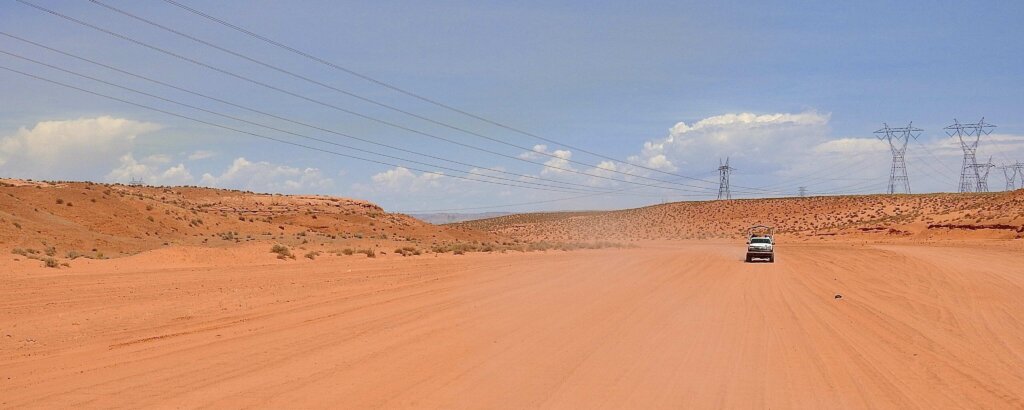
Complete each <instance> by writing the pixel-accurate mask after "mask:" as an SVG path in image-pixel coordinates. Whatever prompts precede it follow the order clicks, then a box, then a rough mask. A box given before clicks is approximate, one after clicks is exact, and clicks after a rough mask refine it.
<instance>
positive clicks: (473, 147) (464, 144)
mask: <svg viewBox="0 0 1024 410" xmlns="http://www.w3.org/2000/svg"><path fill="white" fill-rule="evenodd" d="M17 1H18V2H20V3H22V4H25V5H27V6H30V7H33V8H35V9H38V10H40V11H43V12H46V13H48V14H51V15H53V16H56V17H59V18H62V19H64V20H67V21H70V22H73V23H76V24H79V25H82V26H84V27H88V28H91V29H93V30H96V31H100V32H102V33H105V34H108V35H110V36H113V37H116V38H119V39H122V40H124V41H128V42H130V43H133V44H136V45H139V46H142V47H145V48H149V49H151V50H154V51H157V52H160V53H162V54H165V55H168V56H171V57H174V58H177V59H180V60H182V61H186V62H189V63H192V64H195V65H198V66H200V67H203V68H206V69H210V70H213V71H217V72H220V73H222V74H225V75H228V76H231V77H234V78H237V79H240V80H243V81H246V82H249V83H252V84H256V85H259V86H261V87H264V88H268V89H271V90H274V91H277V92H281V93H284V94H287V95H290V96H293V97H296V98H300V99H303V100H306V101H309V102H313V103H316V104H319V105H323V106H325V107H328V108H332V109H335V110H338V111H341V112H345V113H347V114H350V115H353V116H357V117H360V118H363V119H367V120H370V121H374V122H377V123H380V124H383V125H387V126H390V127H394V128H397V129H401V130H404V131H407V132H412V133H415V134H418V135H422V136H426V137H429V138H433V139H437V140H440V141H445V142H448V143H451V144H455V145H459V146H462V147H466V148H470V149H474V150H478V151H481V152H486V153H489V154H492V155H497V156H501V157H505V158H508V159H513V160H516V161H522V162H527V163H531V164H534V165H540V166H543V167H546V168H551V169H556V170H560V171H565V172H570V173H575V174H580V175H586V176H590V177H594V178H598V179H606V180H611V181H617V182H626V183H631V184H636V185H644V186H651V187H659V186H658V185H653V184H644V183H639V182H636V181H629V180H623V179H616V178H611V177H606V176H601V175H595V174H591V173H587V172H583V171H579V170H575V169H572V168H566V167H559V166H554V165H550V164H546V163H542V162H536V161H531V160H528V159H526V158H521V157H518V156H514V155H508V154H503V153H499V152H496V151H492V150H488V149H485V148H480V147H477V146H474V145H470V144H466V143H461V142H458V141H454V140H451V139H448V138H445V137H440V136H437V135H434V134H430V133H427V132H423V131H420V130H416V129H413V128H410V127H406V126H403V125H400V124H396V123H393V122H390V121H386V120H382V119H379V118H376V117H372V116H369V115H365V114H361V113H358V112H355V111H352V110H348V109H345V108H341V107H338V106H336V105H334V104H330V103H327V102H324V101H320V100H316V99H313V98H309V97H306V96H303V95H300V94H298V93H295V92H291V91H288V90H285V89H282V88H280V87H277V86H273V85H270V84H267V83H265V82H261V81H258V80H255V79H252V78H249V77H245V76H242V75H239V74H236V73H233V72H231V71H228V70H226V69H222V68H219V67H215V66H212V65H210V64H206V63H203V62H201V61H198V60H196V59H193V58H190V57H186V56H183V55H181V54H177V53H174V52H171V51H168V50H166V49H163V48H160V47H157V46H154V45H151V44H148V43H145V42H142V41H140V40H136V39H134V38H132V37H130V36H127V35H124V34H120V33H116V32H114V31H111V30H107V29H104V28H102V27H99V26H96V25H94V24H91V23H88V22H85V21H82V20H79V19H76V18H74V17H70V16H67V15H65V14H62V13H59V12H57V11H55V10H51V9H48V8H46V7H43V6H39V5H37V4H34V3H31V2H28V1H25V0H17ZM484 138H489V137H484ZM498 142H502V143H504V144H506V145H510V146H514V147H516V148H518V149H521V150H524V151H528V152H531V153H537V154H539V155H546V156H551V157H552V158H557V159H559V160H563V161H565V162H567V163H574V164H579V165H583V166H587V167H594V168H598V169H601V170H602V171H607V172H609V173H615V174H621V175H625V176H628V177H633V178H637V179H643V180H650V181H654V182H659V183H668V184H673V185H680V186H686V187H691V188H696V189H701V190H704V191H712V190H713V188H710V187H703V186H696V185H690V184H683V183H679V182H671V181H665V180H661V179H657V178H651V177H647V176H642V175H637V174H632V173H628V172H624V171H620V170H616V169H610V168H602V167H598V166H595V165H593V164H588V163H584V162H581V161H576V160H573V159H567V158H562V157H558V156H556V155H553V154H549V153H544V152H537V151H535V150H533V149H531V148H528V147H521V146H517V145H514V144H509V143H505V142H503V141H500V140H498ZM764 191H765V192H771V191H766V190H764Z"/></svg>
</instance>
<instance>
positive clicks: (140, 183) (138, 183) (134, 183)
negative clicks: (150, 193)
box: [128, 177, 146, 186]
mask: <svg viewBox="0 0 1024 410" xmlns="http://www.w3.org/2000/svg"><path fill="white" fill-rule="evenodd" d="M145 184H146V183H145V182H143V181H142V178H139V179H135V177H132V180H131V182H129V183H128V185H130V186H143V185H145Z"/></svg>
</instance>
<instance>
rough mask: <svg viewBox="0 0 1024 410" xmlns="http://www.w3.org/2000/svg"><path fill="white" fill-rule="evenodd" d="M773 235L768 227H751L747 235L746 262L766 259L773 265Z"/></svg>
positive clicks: (772, 230) (772, 231)
mask: <svg viewBox="0 0 1024 410" xmlns="http://www.w3.org/2000/svg"><path fill="white" fill-rule="evenodd" d="M774 238H775V235H774V229H772V228H771V227H768V226H763V225H758V226H754V227H751V228H750V230H749V234H748V235H747V258H746V261H747V262H753V261H754V259H768V262H769V263H775V239H774Z"/></svg>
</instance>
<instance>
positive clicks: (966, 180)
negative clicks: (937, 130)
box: [945, 117, 995, 192]
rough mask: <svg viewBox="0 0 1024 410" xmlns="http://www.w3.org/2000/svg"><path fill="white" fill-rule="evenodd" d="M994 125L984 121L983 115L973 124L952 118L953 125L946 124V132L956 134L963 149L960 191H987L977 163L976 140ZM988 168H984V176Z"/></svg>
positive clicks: (985, 182)
mask: <svg viewBox="0 0 1024 410" xmlns="http://www.w3.org/2000/svg"><path fill="white" fill-rule="evenodd" d="M991 128H995V125H992V124H987V123H985V117H982V118H981V121H978V122H976V123H973V124H961V123H960V121H958V120H956V119H953V125H950V126H947V127H946V128H945V129H946V134H948V135H949V136H951V137H952V136H956V137H957V138H958V139H959V140H960V148H961V149H962V150H963V151H964V160H963V164H962V166H961V167H960V187H959V190H960V192H988V182H987V180H986V181H982V178H981V174H980V172H981V168H982V167H980V166H979V165H978V157H977V155H978V141H980V140H981V136H982V135H988V134H989V133H991V132H992V131H991V130H990V129H991ZM987 170H988V168H985V173H986V175H985V176H986V177H987V176H988V171H987Z"/></svg>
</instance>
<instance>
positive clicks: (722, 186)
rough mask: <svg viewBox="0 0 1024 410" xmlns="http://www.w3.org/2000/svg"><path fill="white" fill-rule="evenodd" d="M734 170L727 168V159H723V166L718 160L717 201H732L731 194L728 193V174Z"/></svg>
mask: <svg viewBox="0 0 1024 410" xmlns="http://www.w3.org/2000/svg"><path fill="white" fill-rule="evenodd" d="M735 170H736V168H733V167H730V166H729V157H726V158H725V164H724V165H723V164H722V160H721V159H719V160H718V199H732V193H731V192H729V174H730V173H731V172H732V171H735Z"/></svg>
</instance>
